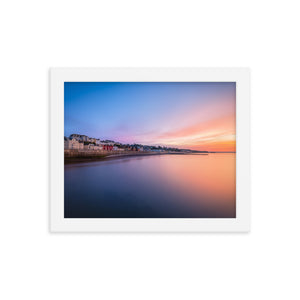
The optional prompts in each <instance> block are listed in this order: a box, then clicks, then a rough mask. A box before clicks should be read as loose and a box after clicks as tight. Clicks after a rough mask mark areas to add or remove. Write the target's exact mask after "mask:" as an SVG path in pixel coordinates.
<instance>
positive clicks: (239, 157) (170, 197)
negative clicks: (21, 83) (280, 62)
mask: <svg viewBox="0 0 300 300" xmlns="http://www.w3.org/2000/svg"><path fill="white" fill-rule="evenodd" d="M249 77H250V75H249V70H248V69H246V68H203V69H202V68H115V69H114V68H108V69H105V68H103V69H102V68H101V69H98V68H91V69H85V68H78V69H77V68H75V69H74V68H65V69H64V68H54V69H51V70H50V81H51V83H50V85H51V86H50V107H51V112H50V113H51V116H50V122H51V124H50V173H51V174H50V230H51V231H52V232H247V231H249V230H250V167H249V166H250V152H249V150H250V134H249V131H250V130H249V129H250V109H249V106H250V105H249V104H250V100H249V81H250V79H249Z"/></svg>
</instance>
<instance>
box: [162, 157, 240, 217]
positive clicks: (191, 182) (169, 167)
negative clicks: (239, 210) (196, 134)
mask: <svg viewBox="0 0 300 300" xmlns="http://www.w3.org/2000/svg"><path fill="white" fill-rule="evenodd" d="M235 158H236V155H235V153H216V154H214V153H210V154H208V155H199V154H196V155H185V156H184V159H183V157H182V156H181V155H174V156H173V155H171V156H165V157H164V159H162V160H161V164H162V165H161V166H160V175H159V176H160V178H162V179H163V180H166V178H167V181H168V185H171V186H172V187H173V189H175V190H177V191H178V192H179V193H182V194H185V195H189V196H192V197H185V198H184V199H189V201H191V199H194V200H193V201H201V203H202V204H206V205H207V206H209V207H215V208H216V209H218V210H222V209H223V210H226V211H234V212H235V203H236V168H235V166H236V163H235V162H236V160H235ZM234 214H235V213H234Z"/></svg>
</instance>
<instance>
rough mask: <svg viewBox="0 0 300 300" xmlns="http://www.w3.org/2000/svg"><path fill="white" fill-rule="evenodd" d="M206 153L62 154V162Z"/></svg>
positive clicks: (66, 163)
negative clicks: (69, 155) (70, 155)
mask: <svg viewBox="0 0 300 300" xmlns="http://www.w3.org/2000/svg"><path fill="white" fill-rule="evenodd" d="M195 154H196V155H208V154H209V153H175V152H174V153H152V152H148V153H132V154H131V153H130V154H129V153H126V154H125V153H124V154H99V155H86V156H73V157H66V156H64V164H65V165H69V164H75V163H81V162H93V161H107V160H113V159H118V158H126V157H138V156H152V155H195Z"/></svg>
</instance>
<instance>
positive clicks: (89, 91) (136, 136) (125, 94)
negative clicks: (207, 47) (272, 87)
mask: <svg viewBox="0 0 300 300" xmlns="http://www.w3.org/2000/svg"><path fill="white" fill-rule="evenodd" d="M64 95H65V99H64V117H65V122H64V125H65V126H64V135H65V136H69V135H71V134H72V133H78V134H84V135H87V136H89V137H94V138H99V139H101V140H106V139H109V140H114V141H117V142H121V143H123V144H134V143H137V144H143V145H161V146H170V147H177V148H180V149H192V150H201V151H220V152H222V151H224V152H227V151H230V152H231V151H235V111H236V108H235V107H236V105H235V104H236V84H235V82H65V84H64Z"/></svg>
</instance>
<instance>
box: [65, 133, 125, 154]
mask: <svg viewBox="0 0 300 300" xmlns="http://www.w3.org/2000/svg"><path fill="white" fill-rule="evenodd" d="M64 149H65V150H88V151H116V150H119V148H117V147H116V146H114V145H113V143H103V142H101V141H100V140H99V139H94V138H89V137H88V136H86V135H79V134H72V135H70V137H69V138H68V137H64Z"/></svg>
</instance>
